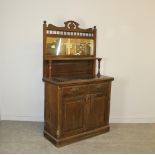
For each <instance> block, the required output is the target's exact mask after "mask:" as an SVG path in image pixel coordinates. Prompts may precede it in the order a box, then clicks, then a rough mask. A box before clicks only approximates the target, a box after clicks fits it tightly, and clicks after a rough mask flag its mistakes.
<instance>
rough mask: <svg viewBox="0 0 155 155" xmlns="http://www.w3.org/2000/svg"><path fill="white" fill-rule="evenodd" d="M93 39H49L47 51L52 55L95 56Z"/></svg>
mask: <svg viewBox="0 0 155 155" xmlns="http://www.w3.org/2000/svg"><path fill="white" fill-rule="evenodd" d="M93 44H94V42H93V39H77V38H76V39H75V38H58V37H47V40H46V51H47V53H48V54H51V55H55V56H58V55H86V56H89V55H93V54H94V53H93V50H94V47H93Z"/></svg>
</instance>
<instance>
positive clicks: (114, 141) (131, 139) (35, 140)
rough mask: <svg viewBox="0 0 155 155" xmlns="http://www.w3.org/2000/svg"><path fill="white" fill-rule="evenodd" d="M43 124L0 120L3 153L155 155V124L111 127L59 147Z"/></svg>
mask: <svg viewBox="0 0 155 155" xmlns="http://www.w3.org/2000/svg"><path fill="white" fill-rule="evenodd" d="M42 132H43V123H40V122H17V121H0V153H13V154H15V153H38V154H41V153H47V154H48V153H51V154H52V153H56V154H57V153H64V154H66V153H68V154H70V153H73V154H75V153H83V154H85V153H90V154H91V153H141V154H142V153H155V124H111V130H110V132H108V133H106V134H102V135H99V136H96V137H93V138H89V139H86V140H82V141H80V142H76V143H73V144H70V145H67V146H64V147H61V148H56V147H55V146H54V145H52V144H51V143H50V142H49V141H48V140H46V139H45V138H44V137H43V134H42Z"/></svg>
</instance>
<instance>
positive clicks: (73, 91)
mask: <svg viewBox="0 0 155 155" xmlns="http://www.w3.org/2000/svg"><path fill="white" fill-rule="evenodd" d="M62 91H63V97H64V98H69V97H77V96H83V95H85V94H86V92H87V87H86V86H72V87H65V88H63V89H62Z"/></svg>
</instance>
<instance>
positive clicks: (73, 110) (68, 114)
mask: <svg viewBox="0 0 155 155" xmlns="http://www.w3.org/2000/svg"><path fill="white" fill-rule="evenodd" d="M62 120H63V121H62V123H63V124H62V126H63V133H66V134H67V133H78V132H80V131H82V130H83V127H84V97H83V96H78V97H74V98H72V99H67V100H64V102H63V117H62Z"/></svg>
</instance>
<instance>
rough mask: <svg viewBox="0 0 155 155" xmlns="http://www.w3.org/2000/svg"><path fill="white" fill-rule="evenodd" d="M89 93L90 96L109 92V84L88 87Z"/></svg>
mask: <svg viewBox="0 0 155 155" xmlns="http://www.w3.org/2000/svg"><path fill="white" fill-rule="evenodd" d="M88 92H89V93H90V94H92V93H105V92H108V83H99V84H91V85H89V86H88Z"/></svg>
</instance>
